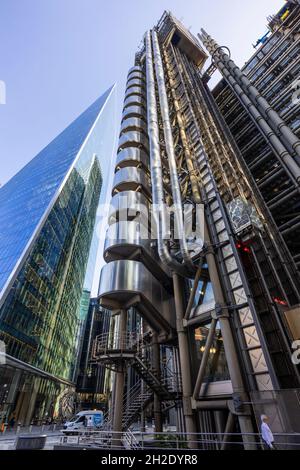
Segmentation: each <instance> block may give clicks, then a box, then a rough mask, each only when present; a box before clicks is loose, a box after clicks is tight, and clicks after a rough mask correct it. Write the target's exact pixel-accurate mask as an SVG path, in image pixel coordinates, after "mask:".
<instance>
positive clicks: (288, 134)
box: [201, 30, 300, 157]
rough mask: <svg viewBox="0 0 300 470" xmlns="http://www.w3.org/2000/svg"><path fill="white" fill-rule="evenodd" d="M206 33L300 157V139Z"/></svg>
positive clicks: (274, 126) (246, 90)
mask: <svg viewBox="0 0 300 470" xmlns="http://www.w3.org/2000/svg"><path fill="white" fill-rule="evenodd" d="M201 31H202V33H203V34H204V35H205V37H206V40H207V41H208V42H210V44H211V46H212V47H213V48H214V49H215V51H218V53H219V55H221V56H222V58H223V60H224V62H225V63H226V64H227V66H228V68H229V70H230V71H231V72H232V75H233V76H234V77H235V78H236V79H237V81H238V82H239V84H240V85H241V87H242V88H243V90H244V91H245V93H247V94H248V96H249V98H250V100H251V101H252V103H253V104H257V106H258V108H259V110H260V111H261V112H262V114H263V115H264V117H265V118H266V119H267V120H268V121H269V123H270V126H271V128H272V129H273V130H274V132H275V133H276V134H277V135H278V137H279V138H280V137H282V138H283V140H284V141H285V142H286V144H287V145H288V146H289V147H290V148H291V149H292V151H294V152H295V153H296V154H297V155H298V156H299V157H300V140H299V139H298V137H297V136H296V135H295V134H294V133H293V131H292V130H291V129H290V128H289V126H288V125H287V124H286V123H285V122H284V120H283V119H281V117H280V116H279V115H278V113H277V112H276V111H275V110H274V109H273V108H272V107H271V106H270V104H269V103H268V102H267V100H266V99H265V98H264V97H263V96H262V95H261V93H260V92H259V91H258V89H257V88H256V87H255V86H254V85H253V84H252V83H251V81H250V80H249V79H248V77H247V76H246V75H245V74H244V73H243V72H242V71H241V70H240V68H239V67H238V66H237V65H236V64H235V62H234V61H233V60H232V59H231V58H230V57H229V56H228V55H227V54H226V52H224V51H222V50H221V48H220V46H219V45H218V43H217V42H216V41H215V40H214V39H213V38H212V37H211V36H209V35H208V34H207V33H206V32H205V31H204V30H201Z"/></svg>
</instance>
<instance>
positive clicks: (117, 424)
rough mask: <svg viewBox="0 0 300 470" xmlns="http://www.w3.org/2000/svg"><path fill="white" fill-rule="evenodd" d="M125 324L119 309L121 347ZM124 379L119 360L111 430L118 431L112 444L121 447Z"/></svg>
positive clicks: (125, 318)
mask: <svg viewBox="0 0 300 470" xmlns="http://www.w3.org/2000/svg"><path fill="white" fill-rule="evenodd" d="M126 326H127V312H126V310H121V313H120V317H119V338H118V341H119V343H120V344H119V346H120V348H122V341H123V338H124V337H125V335H126ZM124 381H125V370H124V365H123V364H122V362H120V363H119V364H118V366H117V371H116V378H115V387H114V388H115V390H114V397H115V400H114V419H113V431H114V432H117V433H120V434H116V436H115V439H114V446H116V447H121V445H122V442H121V438H122V421H123V397H124Z"/></svg>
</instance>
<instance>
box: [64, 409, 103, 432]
mask: <svg viewBox="0 0 300 470" xmlns="http://www.w3.org/2000/svg"><path fill="white" fill-rule="evenodd" d="M90 418H92V422H93V426H92V427H89V430H91V429H92V430H97V429H100V428H101V426H102V425H103V411H101V410H86V411H80V412H79V413H77V414H76V415H75V416H74V418H72V419H71V420H70V421H67V422H66V423H65V424H64V428H63V429H62V432H63V433H64V434H77V432H80V431H85V430H87V429H88V428H87V426H86V425H87V421H88V420H89V419H90Z"/></svg>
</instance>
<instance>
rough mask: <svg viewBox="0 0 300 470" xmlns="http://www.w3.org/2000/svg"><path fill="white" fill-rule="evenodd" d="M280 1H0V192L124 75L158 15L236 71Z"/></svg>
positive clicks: (121, 90)
mask: <svg viewBox="0 0 300 470" xmlns="http://www.w3.org/2000/svg"><path fill="white" fill-rule="evenodd" d="M283 4H284V0H105V1H104V0H0V23H1V24H0V80H4V81H5V83H6V89H7V92H6V93H7V97H6V101H7V104H6V105H0V183H1V184H4V183H5V182H6V181H7V180H8V179H9V178H10V177H11V176H13V175H14V174H15V173H16V172H17V171H18V170H19V169H20V168H21V167H22V166H24V164H26V163H27V162H28V161H29V160H30V159H31V158H33V157H34V156H35V155H36V154H37V153H38V152H39V151H40V150H41V149H42V148H43V147H44V146H45V145H46V144H48V143H49V142H50V141H51V140H52V138H54V137H55V136H56V135H57V134H58V133H59V132H61V131H62V130H63V129H64V128H65V127H66V126H67V125H68V124H69V123H70V122H71V121H72V120H73V119H74V118H75V117H77V116H78V115H79V113H80V112H81V111H83V110H84V109H85V108H86V107H87V106H88V105H89V104H90V103H91V102H92V101H93V100H95V99H96V98H97V97H98V96H99V95H100V94H101V93H103V92H104V90H105V89H107V88H108V87H109V86H111V85H112V84H113V83H114V82H117V84H118V106H119V111H120V109H121V104H122V96H123V93H124V84H125V79H126V75H127V70H128V68H129V67H130V66H132V63H133V59H134V53H135V51H136V49H137V47H138V45H139V43H140V41H141V39H142V36H143V34H144V32H145V31H146V29H148V28H149V27H151V26H152V25H153V24H155V23H156V22H157V21H158V19H159V18H160V16H161V15H162V13H163V11H164V10H165V9H168V10H171V11H172V12H173V13H174V14H175V16H177V17H178V19H180V20H181V21H182V22H183V23H184V24H185V25H186V26H187V27H191V31H192V32H193V33H195V34H196V33H197V32H198V31H199V30H200V27H204V28H205V29H206V30H207V31H208V32H209V33H211V35H213V36H214V37H215V38H216V39H217V40H218V42H219V43H221V44H222V45H227V46H229V47H230V49H231V51H232V55H233V58H234V59H235V60H236V61H237V62H238V63H239V64H240V65H242V64H243V63H244V62H245V60H246V59H248V58H249V57H250V55H252V53H253V51H254V50H253V48H252V43H255V42H256V40H257V39H258V38H259V37H261V36H262V35H263V34H264V33H265V32H266V17H267V16H268V15H270V14H273V13H276V12H277V10H278V9H279V8H280V7H281V6H282V5H283Z"/></svg>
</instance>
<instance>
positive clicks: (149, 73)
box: [146, 31, 187, 277]
mask: <svg viewBox="0 0 300 470" xmlns="http://www.w3.org/2000/svg"><path fill="white" fill-rule="evenodd" d="M146 78H147V116H148V135H149V147H150V167H151V182H152V202H153V210H154V215H155V219H156V227H157V248H158V254H159V257H160V259H161V261H162V263H163V264H166V265H167V266H169V268H170V269H171V271H173V272H177V273H179V274H181V275H182V276H183V277H185V276H186V274H187V272H186V268H185V267H184V266H183V265H182V264H181V263H179V262H178V261H177V260H175V259H174V258H173V257H172V256H171V254H170V252H169V250H168V248H167V246H166V240H164V237H165V236H166V213H165V201H164V189H163V177H162V164H161V157H160V146H159V125H158V115H157V104H156V95H155V80H154V70H153V56H152V47H151V34H150V31H148V32H147V33H146Z"/></svg>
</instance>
